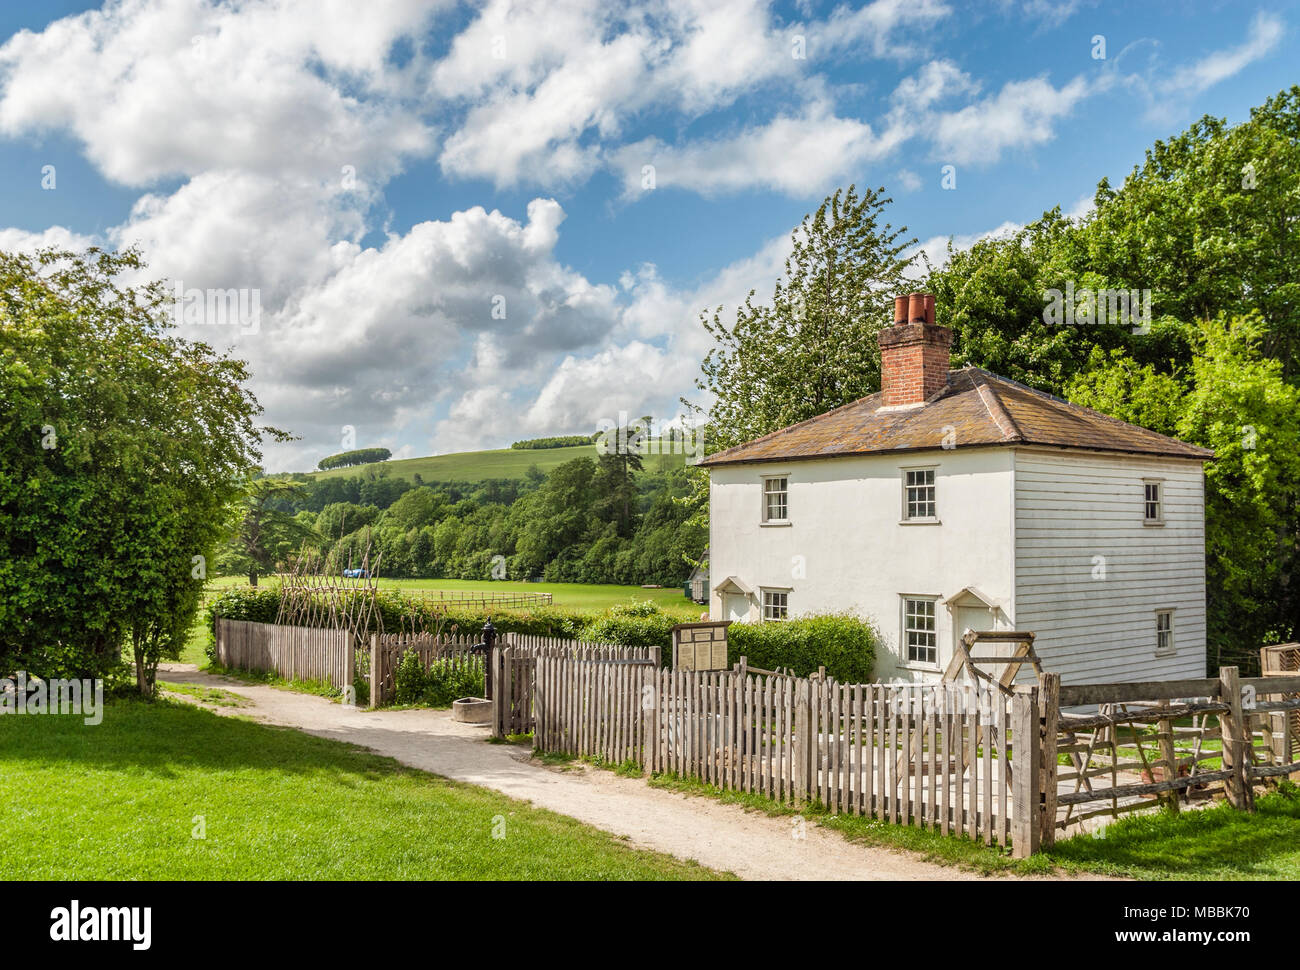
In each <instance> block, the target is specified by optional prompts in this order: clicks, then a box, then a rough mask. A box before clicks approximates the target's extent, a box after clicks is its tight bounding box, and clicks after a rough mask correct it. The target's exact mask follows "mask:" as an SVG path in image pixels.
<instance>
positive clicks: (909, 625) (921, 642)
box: [903, 598, 939, 666]
mask: <svg viewBox="0 0 1300 970" xmlns="http://www.w3.org/2000/svg"><path fill="white" fill-rule="evenodd" d="M934 603H935V601H934V600H932V599H912V598H904V600H903V643H904V644H905V645H906V649H907V654H906V656H907V662H908V663H918V664H932V665H936V666H937V665H938V663H939V638H938V635H937V633H936V632H935V628H934Z"/></svg>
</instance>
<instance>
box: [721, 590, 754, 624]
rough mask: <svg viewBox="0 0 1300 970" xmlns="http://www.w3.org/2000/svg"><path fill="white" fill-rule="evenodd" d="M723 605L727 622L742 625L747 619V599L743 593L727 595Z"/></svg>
mask: <svg viewBox="0 0 1300 970" xmlns="http://www.w3.org/2000/svg"><path fill="white" fill-rule="evenodd" d="M723 605H724V606H725V613H726V616H727V619H728V620H731V621H733V622H735V623H743V622H744V621H745V620H747V619H749V597H748V596H746V595H745V594H744V593H727V594H726V597H725V599H724V600H723Z"/></svg>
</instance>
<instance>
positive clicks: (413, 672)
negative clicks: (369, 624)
mask: <svg viewBox="0 0 1300 970" xmlns="http://www.w3.org/2000/svg"><path fill="white" fill-rule="evenodd" d="M393 679H394V681H395V682H396V687H397V691H396V694H397V696H396V701H397V703H398V704H424V705H427V706H428V707H451V702H452V701H454V700H457V699H459V698H461V697H482V696H483V662H482V661H481V660H480V659H479V658H477V657H475V658H472V659H471V661H470V662H469V663H468V664H466V663H464V662H463V661H452V660H434V661H433V663H431V664H430V665H429V669H428V670H425V669H424V665H423V664H422V663H421V662H420V655H419V653H418V652H416V651H414V650H408V651H406V653H404V654H402V659H401V660H399V661H398V663H397V669H396V670H395V671H394V672H393Z"/></svg>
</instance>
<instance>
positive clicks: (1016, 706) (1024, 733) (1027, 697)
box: [1011, 684, 1043, 859]
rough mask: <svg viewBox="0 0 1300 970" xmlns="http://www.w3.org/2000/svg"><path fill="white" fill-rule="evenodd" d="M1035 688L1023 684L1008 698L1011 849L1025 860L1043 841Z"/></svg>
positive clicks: (1013, 853)
mask: <svg viewBox="0 0 1300 970" xmlns="http://www.w3.org/2000/svg"><path fill="white" fill-rule="evenodd" d="M1039 731H1040V721H1039V715H1038V688H1037V687H1034V686H1029V685H1026V684H1022V685H1020V686H1018V687H1016V688H1015V694H1014V696H1013V697H1012V698H1011V743H1012V749H1011V753H1012V762H1011V796H1012V812H1013V814H1012V828H1011V849H1012V853H1011V854H1012V855H1013V856H1014V857H1015V858H1017V859H1028V858H1029V857H1030V856H1031V855H1033V854H1034V853H1035V852H1037V851H1038V849H1039V846H1040V844H1041V841H1042V821H1043V814H1042V806H1041V804H1040V802H1041V799H1040V792H1039V791H1038V788H1039V785H1040V783H1041V777H1042V776H1041V769H1042V754H1043V745H1042V743H1041V740H1040V737H1039Z"/></svg>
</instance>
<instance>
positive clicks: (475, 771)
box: [158, 664, 979, 880]
mask: <svg viewBox="0 0 1300 970" xmlns="http://www.w3.org/2000/svg"><path fill="white" fill-rule="evenodd" d="M158 679H159V680H160V681H165V682H171V683H190V684H199V685H202V686H207V687H220V688H222V689H223V690H227V691H230V692H231V693H234V694H238V695H240V696H242V697H244V698H246V699H247V700H248V701H249V702H250V703H249V704H247V705H242V706H240V707H238V708H220V707H217V708H211V707H210V708H209V710H215V711H216V712H217V713H221V714H241V715H246V716H252V717H254V718H256V719H257V720H260V721H264V722H266V723H268V724H278V725H284V726H287V727H293V728H297V729H299V730H301V731H306V732H307V733H308V734H314V735H317V736H319V737H322V738H332V739H334V740H336V741H346V742H350V743H352V744H358V745H361V746H363V747H366V748H369V749H371V750H372V751H375V752H376V753H378V754H382V755H387V756H388V757H390V758H394V759H396V760H397V761H400V762H401V763H402V764H405V765H409V766H410V767H412V768H418V769H421V770H423V771H429V772H433V773H434V774H438V775H442V776H444V777H446V778H452V779H455V780H456V781H463V782H468V783H470V784H474V785H481V786H483V787H484V788H491V789H493V790H495V791H499V792H501V793H502V794H505V795H509V796H511V797H513V798H519V799H523V800H525V801H528V802H532V803H533V804H534V805H536V806H538V807H541V808H546V809H550V810H551V811H554V812H559V813H561V814H563V815H568V816H570V817H571V818H576V819H578V820H580V821H582V822H585V823H587V824H588V825H591V826H594V827H596V828H599V829H604V830H605V831H607V832H612V833H614V834H615V835H618V836H622V837H625V838H627V839H628V840H629V844H631V845H633V846H635V847H637V848H645V849H655V850H658V851H660V852H668V853H671V854H672V855H675V856H677V857H678V858H681V859H694V860H696V861H697V862H699V863H700V864H701V865H705V866H708V867H709V868H711V869H717V870H726V871H729V872H733V873H735V874H736V875H738V876H740V877H742V878H744V879H780V880H799V879H845V880H848V879H854V880H921V879H943V880H967V879H977V878H979V877H978V876H977V875H976V874H974V873H971V872H967V871H965V870H961V869H956V868H951V867H947V866H939V865H934V864H932V863H928V862H923V861H921V860H919V859H917V858H914V857H912V856H910V855H908V854H905V853H901V852H894V851H891V850H888V849H882V848H873V847H865V846H861V845H854V844H852V843H850V842H848V841H847V840H846V839H844V838H842V837H841V836H840V835H839V834H838V833H836V832H832V831H829V830H826V829H822V828H820V827H818V826H816V825H807V826H805V827H804V838H802V839H797V838H795V837H794V834H793V833H794V820H793V819H792V818H788V817H787V818H774V817H770V816H767V815H763V814H760V813H757V812H747V811H745V810H744V809H743V808H741V807H740V806H738V805H725V804H722V803H720V802H717V801H715V800H713V799H710V798H703V797H695V796H688V795H681V794H677V793H674V792H669V791H664V790H662V789H656V788H651V787H650V786H648V785H646V784H645V782H644V781H641V780H638V779H635V778H623V777H621V776H619V775H616V774H614V773H613V772H611V771H602V770H600V769H595V768H590V767H585V766H584V767H580V768H576V769H570V770H559V769H555V768H548V767H545V766H543V765H539V764H537V763H536V762H533V761H532V760H531V759H530V757H529V754H530V749H528V748H526V747H523V746H520V745H505V744H488V743H486V741H485V740H484V739H485V738H486V737H487V736H488V734H487V729H486V728H482V727H474V726H471V725H466V724H461V723H459V722H457V721H453V720H452V719H451V714H450V712H449V711H432V710H408V711H367V710H364V709H360V708H348V707H344V706H342V705H341V704H335V703H332V702H330V701H328V700H326V699H325V698H322V697H316V696H313V695H310V694H300V693H295V692H292V691H287V690H281V689H278V688H275V687H267V686H263V685H255V684H246V683H243V682H241V681H236V680H231V679H229V678H226V677H220V676H215V675H212V674H206V673H200V672H199V671H198V669H197V668H196V667H195V666H194V665H192V664H164V665H163V666H162V667H161V668H160V669H159V672H158ZM171 696H173V697H177V698H179V699H183V700H190V701H193V700H194V698H190V697H187V696H184V695H180V694H173V695H171Z"/></svg>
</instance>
